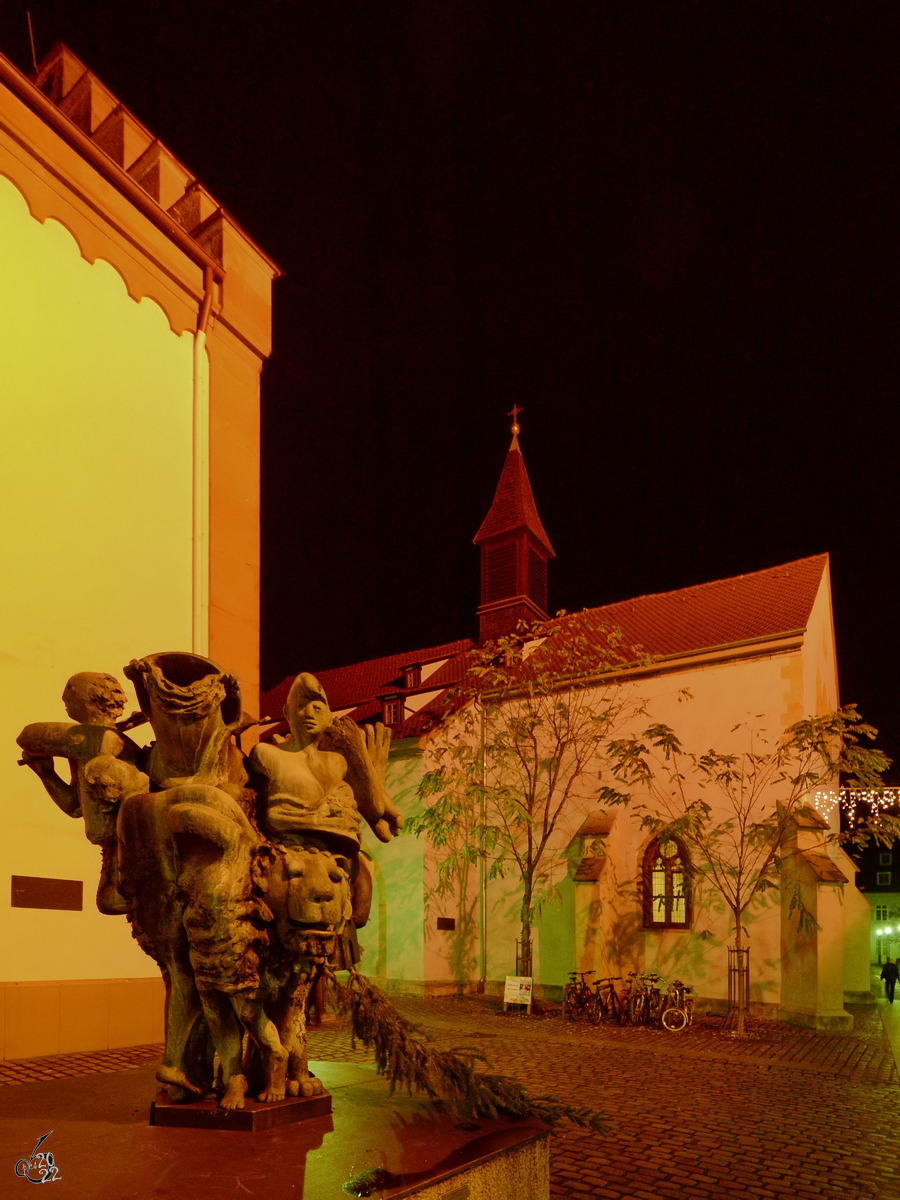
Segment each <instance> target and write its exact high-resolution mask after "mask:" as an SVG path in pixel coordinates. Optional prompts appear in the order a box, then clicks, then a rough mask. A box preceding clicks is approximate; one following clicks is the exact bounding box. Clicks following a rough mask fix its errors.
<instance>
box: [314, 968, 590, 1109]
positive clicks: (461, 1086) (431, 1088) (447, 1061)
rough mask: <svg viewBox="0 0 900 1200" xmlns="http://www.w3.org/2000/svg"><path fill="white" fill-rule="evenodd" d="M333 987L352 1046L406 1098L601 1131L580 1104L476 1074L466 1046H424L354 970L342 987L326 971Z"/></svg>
mask: <svg viewBox="0 0 900 1200" xmlns="http://www.w3.org/2000/svg"><path fill="white" fill-rule="evenodd" d="M326 972H327V974H328V978H329V981H330V982H331V985H332V986H333V988H334V991H335V995H336V997H337V1002H338V1007H339V1008H340V1010H341V1011H342V1012H346V1013H349V1015H350V1021H351V1028H352V1034H353V1040H354V1044H355V1043H356V1042H357V1041H359V1042H362V1044H363V1045H364V1046H366V1047H367V1048H368V1049H371V1050H374V1052H375V1064H376V1066H377V1068H378V1071H379V1073H380V1074H382V1075H384V1076H385V1077H386V1078H387V1080H388V1082H389V1083H390V1085H391V1094H392V1095H393V1093H394V1091H395V1090H396V1088H397V1086H398V1085H400V1086H403V1087H405V1088H406V1089H407V1091H408V1092H410V1094H412V1092H413V1091H414V1090H415V1091H418V1092H424V1093H425V1094H426V1095H428V1096H430V1097H431V1099H432V1100H442V1101H444V1102H445V1103H446V1104H448V1105H449V1107H450V1108H451V1109H453V1110H454V1111H456V1112H459V1113H461V1114H463V1115H465V1116H475V1117H484V1118H492V1117H496V1116H499V1115H500V1114H501V1113H506V1114H508V1115H511V1116H520V1117H536V1118H537V1119H538V1120H540V1121H544V1122H546V1123H547V1124H548V1125H553V1126H555V1125H558V1124H559V1122H560V1121H562V1120H567V1121H571V1122H572V1124H573V1125H578V1126H579V1127H580V1128H582V1129H593V1130H595V1131H596V1132H597V1133H605V1132H606V1125H605V1120H604V1116H603V1114H602V1113H599V1112H596V1111H594V1110H593V1109H590V1108H586V1107H584V1106H582V1105H573V1104H563V1103H562V1101H560V1100H558V1099H557V1098H556V1097H555V1096H531V1095H530V1094H529V1092H528V1091H527V1089H526V1088H525V1087H523V1086H522V1084H520V1083H518V1082H517V1081H516V1080H515V1079H510V1078H509V1077H508V1076H506V1075H492V1074H488V1073H487V1072H486V1071H481V1070H478V1068H477V1065H476V1064H477V1063H479V1062H480V1063H484V1061H485V1059H484V1056H483V1055H482V1054H479V1053H477V1052H476V1051H473V1050H468V1049H466V1048H459V1047H457V1048H453V1049H450V1050H438V1049H436V1048H435V1047H434V1046H433V1045H430V1044H429V1042H428V1037H427V1034H425V1033H424V1032H423V1031H422V1030H420V1029H419V1028H418V1027H417V1026H415V1025H413V1024H412V1022H411V1021H407V1019H406V1018H405V1017H403V1016H401V1014H400V1013H398V1012H397V1010H396V1009H395V1008H394V1006H393V1005H392V1004H391V1002H390V1001H389V1000H388V998H387V997H386V996H385V995H384V993H383V992H381V991H380V990H379V989H378V988H377V987H375V986H374V985H373V984H371V983H370V982H369V981H368V979H366V978H365V977H364V976H362V975H360V974H358V972H356V971H351V972H350V978H349V981H348V982H347V983H346V984H342V983H340V982H339V980H338V979H337V978H336V976H335V974H334V971H333V970H331V969H330V968H326Z"/></svg>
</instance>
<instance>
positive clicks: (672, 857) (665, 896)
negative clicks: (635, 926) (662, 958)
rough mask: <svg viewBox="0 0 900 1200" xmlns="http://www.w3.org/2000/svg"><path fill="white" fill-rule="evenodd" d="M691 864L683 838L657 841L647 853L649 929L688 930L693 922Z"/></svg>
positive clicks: (646, 917)
mask: <svg viewBox="0 0 900 1200" xmlns="http://www.w3.org/2000/svg"><path fill="white" fill-rule="evenodd" d="M689 875H690V863H689V860H688V856H687V851H686V850H685V848H684V844H683V842H682V841H681V840H680V839H679V838H672V837H668V838H667V837H660V838H654V839H653V841H652V842H651V843H650V845H649V846H648V847H647V849H646V850H645V851H644V864H643V895H644V928H645V929H687V928H688V927H689V926H690V923H691V882H690V878H689Z"/></svg>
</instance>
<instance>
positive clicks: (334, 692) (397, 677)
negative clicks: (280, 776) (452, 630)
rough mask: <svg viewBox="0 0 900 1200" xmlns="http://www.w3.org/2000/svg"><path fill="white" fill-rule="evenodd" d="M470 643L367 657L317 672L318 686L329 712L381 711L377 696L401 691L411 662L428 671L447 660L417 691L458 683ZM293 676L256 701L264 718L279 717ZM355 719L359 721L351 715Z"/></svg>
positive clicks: (354, 714) (465, 640)
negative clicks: (326, 702)
mask: <svg viewBox="0 0 900 1200" xmlns="http://www.w3.org/2000/svg"><path fill="white" fill-rule="evenodd" d="M472 646H473V642H472V641H471V639H469V638H462V639H461V640H459V641H456V642H445V643H444V644H443V645H441V646H429V647H427V648H426V649H425V650H413V651H411V652H410V651H407V652H405V653H403V654H388V655H385V657H384V658H370V659H369V660H368V661H367V662H361V663H353V664H352V665H351V666H349V667H331V668H329V669H328V670H326V671H316V672H315V675H316V678H317V679H318V681H319V683H321V685H322V687H323V688H324V689H325V694H326V696H327V697H328V703H329V704H330V705H331V707H332V709H335V710H338V709H343V708H351V707H353V708H358V707H360V706H362V705H365V706H366V708H367V709H368V708H369V707H371V708H372V712H371V713H367V715H370V716H371V715H374V713H375V711H376V710H377V711H379V712H380V711H381V705H380V704H378V705H377V706H376V705H375V704H374V700H375V697H376V696H379V695H381V693H382V692H386V691H390V690H391V689H392V688H394V687H396V689H397V690H398V691H402V690H403V678H402V670H403V667H406V666H409V665H410V664H411V663H420V664H421V665H422V667H423V668H427V667H428V665H429V663H433V662H435V661H436V660H437V659H442V658H445V659H449V661H448V662H446V663H444V665H443V666H442V667H439V668H438V670H437V671H435V672H434V674H433V675H431V676H428V677H427V678H425V679H424V680H423V682H422V685H421V687H419V688H416V689H415V690H416V691H421V692H433V691H434V690H435V688H445V687H449V686H450V685H451V684H452V683H456V682H458V680H460V679H461V678H462V673H463V656H464V655H465V653H466V652H467V651H468V650H471V648H472ZM295 678H296V676H295V675H288V676H287V678H286V679H282V681H281V683H279V684H276V686H275V687H273V688H272V689H271V691H268V692H265V693H264V694H263V695H262V696H260V698H259V703H260V713H261V714H262V715H263V716H267V717H276V716H280V715H281V712H282V710H283V708H284V705H285V701H286V700H287V697H288V692H289V691H290V690H291V684H292V683H293V682H294V679H295ZM352 715H353V718H354V720H359V719H361V718H359V717H357V715H356V713H353V714H352Z"/></svg>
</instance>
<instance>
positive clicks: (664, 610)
mask: <svg viewBox="0 0 900 1200" xmlns="http://www.w3.org/2000/svg"><path fill="white" fill-rule="evenodd" d="M827 563H828V555H827V554H815V555H813V556H812V557H811V558H799V559H796V560H795V561H794V562H789V563H783V564H782V565H781V566H778V567H768V568H766V569H765V570H763V571H753V572H752V573H751V574H748V575H734V576H732V577H731V578H730V579H716V580H713V581H712V582H711V583H699V584H695V585H694V586H693V587H685V588H678V589H677V590H676V591H674V592H655V593H651V594H650V595H647V596H636V597H635V598H634V599H633V600H620V601H618V602H617V603H615V604H604V605H603V606H602V607H600V608H588V609H585V610H584V611H583V612H580V613H572V614H571V615H570V616H569V617H567V618H565V620H566V621H567V622H571V623H572V624H573V625H574V626H580V628H581V631H582V632H583V633H585V634H586V635H587V636H588V637H589V638H593V639H596V640H598V641H599V640H601V639H602V637H603V626H604V625H606V626H617V627H618V628H619V629H621V630H622V633H623V634H624V639H625V644H626V645H630V646H639V647H640V648H641V649H642V650H643V651H644V652H645V653H647V654H654V655H657V654H658V655H674V654H690V653H696V652H698V651H700V650H711V649H714V648H715V647H717V646H726V645H732V644H733V643H735V642H743V641H753V640H755V639H756V638H764V637H773V636H775V635H776V634H779V633H792V632H797V631H802V630H804V629H805V628H806V624H807V622H808V620H809V615H810V612H811V611H812V606H813V602H814V601H815V598H816V593H817V592H818V590H819V584H820V583H821V581H822V574H823V572H824V570H825V567H826V564H827Z"/></svg>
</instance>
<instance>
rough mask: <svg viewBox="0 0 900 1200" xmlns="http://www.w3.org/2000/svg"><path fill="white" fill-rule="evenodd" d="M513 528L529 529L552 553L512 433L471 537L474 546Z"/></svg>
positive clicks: (523, 461)
mask: <svg viewBox="0 0 900 1200" xmlns="http://www.w3.org/2000/svg"><path fill="white" fill-rule="evenodd" d="M516 529H527V530H529V531H530V532H531V533H533V534H534V536H535V537H536V538H537V540H538V541H539V542H540V543H541V545H542V546H544V548H545V549H546V550H547V553H548V554H550V555H551V557H554V558H555V557H556V556H555V554H554V553H553V547H552V546H551V545H550V539H549V538H548V537H547V534H546V533H545V532H544V527H543V525H542V524H541V518H540V517H539V516H538V511H537V505H536V504H535V502H534V496H533V495H532V492H531V484H530V482H529V480H528V472H527V471H526V470H525V459H524V458H523V457H522V452H521V450H520V449H519V439H518V438H517V437H514V438H513V440H512V445H511V446H510V448H509V453H508V454H507V455H506V462H505V463H504V464H503V470H502V472H501V473H500V482H499V483H498V484H497V491H496V492H495V493H494V502H493V504H492V505H491V507H490V509H489V511H488V515H487V516H486V517H485V518H484V520H483V521H482V523H481V528H480V529H479V530H478V532H477V533H476V534H475V537H474V538H473V539H472V540H473V541H474V542H475V545H476V546H478V545H480V544H481V543H482V542H485V541H487V539H488V538H492V537H496V536H497V535H498V534H501V533H512V532H513V531H514V530H516Z"/></svg>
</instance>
